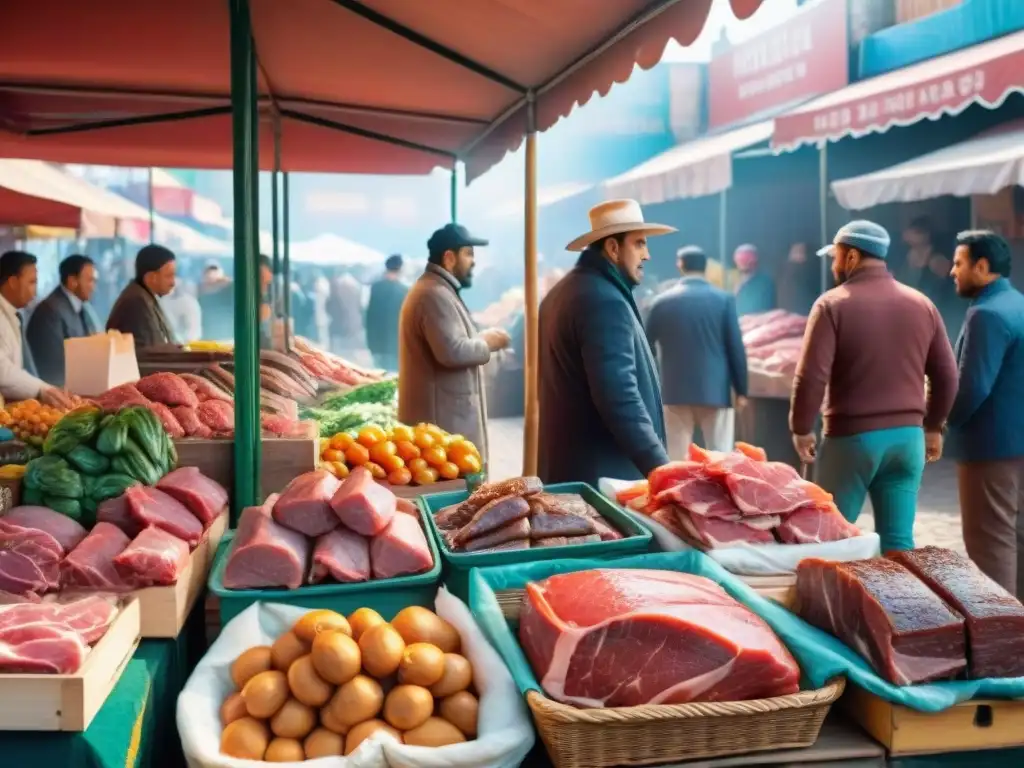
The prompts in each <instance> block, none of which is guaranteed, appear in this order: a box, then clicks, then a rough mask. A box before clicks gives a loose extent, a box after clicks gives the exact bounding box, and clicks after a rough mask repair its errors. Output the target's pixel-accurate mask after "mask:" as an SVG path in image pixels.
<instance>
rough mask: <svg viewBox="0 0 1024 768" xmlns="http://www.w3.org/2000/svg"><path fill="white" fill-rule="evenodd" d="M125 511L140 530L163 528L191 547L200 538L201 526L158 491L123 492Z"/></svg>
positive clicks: (134, 489)
mask: <svg viewBox="0 0 1024 768" xmlns="http://www.w3.org/2000/svg"><path fill="white" fill-rule="evenodd" d="M124 495H125V498H126V499H127V500H128V511H129V513H130V514H131V516H132V518H134V519H135V520H137V521H138V522H140V523H141V524H142V525H143V526H147V525H155V526H156V527H157V528H163V529H164V530H165V531H167V532H168V533H172V534H174V535H175V536H177V537H178V538H179V539H181V540H182V541H184V542H185V543H186V544H188V545H189V547H195V546H196V544H198V543H199V540H200V539H201V538H202V537H203V524H202V523H201V522H200V521H199V518H198V517H196V516H195V515H193V514H192V513H191V512H189V510H188V507H186V506H185V505H184V504H182V503H181V502H180V501H178V500H177V499H176V498H174V497H173V496H171V495H169V494H167V493H165V492H164V491H161V490H160V489H158V488H147V487H146V486H144V485H133V486H132V487H131V488H129V489H128V490H127V491H125V492H124Z"/></svg>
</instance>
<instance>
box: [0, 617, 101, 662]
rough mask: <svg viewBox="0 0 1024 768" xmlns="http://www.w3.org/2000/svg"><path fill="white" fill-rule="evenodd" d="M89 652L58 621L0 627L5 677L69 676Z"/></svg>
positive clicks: (75, 634)
mask: <svg viewBox="0 0 1024 768" xmlns="http://www.w3.org/2000/svg"><path fill="white" fill-rule="evenodd" d="M40 605H41V604H40ZM88 650H89V646H87V645H86V644H85V643H84V642H82V638H81V637H79V635H78V633H77V632H75V631H74V630H72V629H69V628H68V627H67V626H66V625H64V624H61V623H59V622H58V623H41V622H30V623H25V624H20V625H18V626H14V627H9V628H6V629H3V628H0V672H4V673H6V674H44V675H45V674H51V675H70V674H72V673H74V672H77V671H78V669H79V668H80V667H81V666H82V662H83V661H85V654H86V653H87V652H88Z"/></svg>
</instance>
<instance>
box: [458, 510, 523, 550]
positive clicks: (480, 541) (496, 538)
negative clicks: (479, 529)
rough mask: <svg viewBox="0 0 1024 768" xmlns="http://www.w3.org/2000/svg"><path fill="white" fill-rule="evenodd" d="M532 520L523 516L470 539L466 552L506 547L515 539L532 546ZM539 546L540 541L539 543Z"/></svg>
mask: <svg viewBox="0 0 1024 768" xmlns="http://www.w3.org/2000/svg"><path fill="white" fill-rule="evenodd" d="M532 528H533V526H532V525H531V521H530V520H529V519H527V518H525V517H521V518H519V519H518V520H515V521H513V522H511V523H509V524H508V525H503V526H501V528H497V529H495V530H493V531H491V532H490V533H485V534H484V535H483V536H479V537H477V538H475V539H470V540H469V542H467V543H466V545H465V547H463V551H464V552H483V551H484V550H492V549H496V548H498V547H504V546H505V545H506V544H510V543H512V542H514V541H522V542H524V544H525V545H526V546H530V538H531V534H532V532H533V531H532ZM538 546H539V543H538Z"/></svg>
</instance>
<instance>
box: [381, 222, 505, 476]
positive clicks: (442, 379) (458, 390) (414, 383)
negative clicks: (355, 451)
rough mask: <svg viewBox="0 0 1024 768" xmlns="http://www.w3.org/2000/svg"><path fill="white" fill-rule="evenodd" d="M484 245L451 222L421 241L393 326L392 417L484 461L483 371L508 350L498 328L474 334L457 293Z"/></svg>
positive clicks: (466, 284) (466, 283) (469, 277)
mask: <svg viewBox="0 0 1024 768" xmlns="http://www.w3.org/2000/svg"><path fill="white" fill-rule="evenodd" d="M486 245H487V241H486V240H482V239H480V238H478V237H473V236H472V235H471V234H470V233H469V230H467V229H466V228H465V227H463V226H460V225H458V224H446V225H445V226H443V227H442V228H441V229H439V230H437V231H436V232H434V234H433V235H431V236H430V240H428V241H427V251H428V252H429V258H428V260H427V268H426V270H425V271H424V272H423V275H422V276H421V277H420V278H419V280H417V281H416V283H415V284H414V285H413V286H412V288H410V289H409V293H408V294H407V295H406V298H405V302H404V303H403V304H402V314H401V316H400V317H399V321H398V370H399V376H398V418H399V420H400V421H402V422H403V423H405V424H417V423H419V422H421V421H425V422H428V423H431V424H437V425H438V426H439V427H441V428H442V429H444V430H447V431H448V432H451V433H453V434H460V435H464V436H465V437H467V438H468V439H469V440H471V441H472V442H473V443H474V444H476V446H477V448H478V449H479V450H480V454H481V456H483V457H484V459H485V460H486V458H487V403H486V401H485V399H484V380H483V367H484V366H485V365H486V364H487V363H488V362H489V361H490V359H491V353H492V352H497V351H498V350H501V349H504V348H505V347H507V346H508V343H509V335H508V333H506V332H505V331H503V330H500V329H490V330H486V331H477V328H476V324H475V323H474V322H473V318H472V317H471V316H470V314H469V310H468V309H467V308H466V305H465V304H464V303H463V301H462V297H461V296H460V292H461V291H462V289H463V288H469V286H470V285H472V283H473V264H474V259H475V256H474V248H477V247H483V246H486Z"/></svg>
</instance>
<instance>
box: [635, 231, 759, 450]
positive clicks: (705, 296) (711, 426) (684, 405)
mask: <svg viewBox="0 0 1024 768" xmlns="http://www.w3.org/2000/svg"><path fill="white" fill-rule="evenodd" d="M677 256H678V259H679V271H680V272H682V274H683V279H682V280H680V281H679V284H678V285H677V286H675V287H674V288H672V289H670V290H668V291H665V293H663V294H661V295H660V296H659V297H658V298H656V299H655V300H654V303H653V304H652V305H651V309H650V312H649V313H648V315H647V339H648V341H649V342H650V344H651V349H652V350H653V351H655V352H656V353H660V354H659V355H658V356H659V358H660V361H661V391H662V397H663V399H664V402H665V422H666V429H667V432H668V438H669V442H668V452H669V456H671V457H672V459H674V460H682V459H685V458H686V456H687V453H688V451H689V448H690V443H691V442H693V433H694V430H695V428H696V427H698V426H699V427H700V431H701V434H702V435H703V436H704V442H703V445H704V447H705V448H709V449H711V450H713V451H731V450H732V449H733V444H734V440H735V412H734V411H733V408H732V405H733V396H734V395H735V397H736V400H737V404H738V405H742V399H743V398H745V397H746V396H747V353H746V350H744V348H743V335H742V334H741V333H740V322H739V317H738V316H737V314H736V298H735V297H734V296H733V295H732V294H731V293H729V292H728V291H723V290H722V289H721V288H716V287H715V286H713V285H711V284H710V283H709V282H708V281H707V279H706V277H705V276H704V270H705V269H706V267H707V256H705V254H704V251H702V250H701V249H700V248H698V247H696V246H688V247H686V248H682V249H680V251H679V253H678V254H677Z"/></svg>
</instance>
